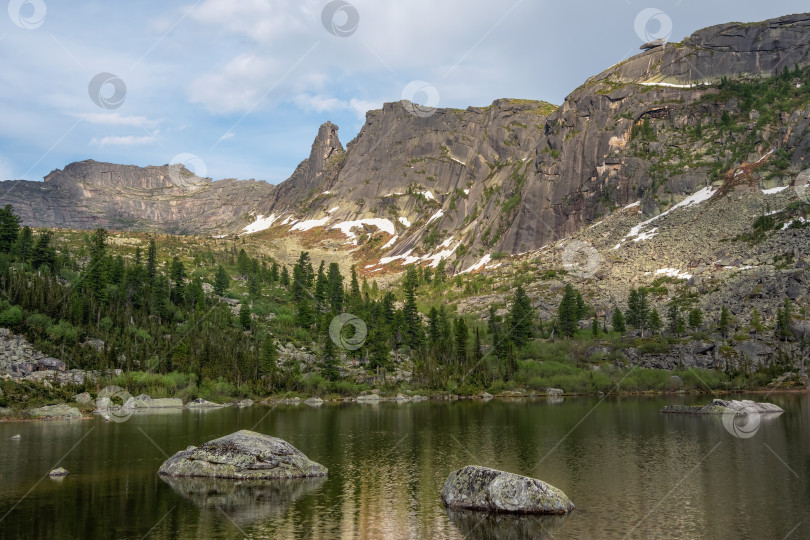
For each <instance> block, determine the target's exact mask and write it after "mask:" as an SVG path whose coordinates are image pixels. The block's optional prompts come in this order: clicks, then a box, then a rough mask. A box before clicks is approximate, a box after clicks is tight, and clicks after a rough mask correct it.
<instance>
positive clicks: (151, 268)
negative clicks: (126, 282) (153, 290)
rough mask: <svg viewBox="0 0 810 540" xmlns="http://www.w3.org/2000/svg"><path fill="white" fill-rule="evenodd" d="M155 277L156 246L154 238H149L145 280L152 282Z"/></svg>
mask: <svg viewBox="0 0 810 540" xmlns="http://www.w3.org/2000/svg"><path fill="white" fill-rule="evenodd" d="M155 278H157V246H156V245H155V239H154V238H150V239H149V249H148V250H147V252H146V281H147V283H149V284H153V283H154V282H155Z"/></svg>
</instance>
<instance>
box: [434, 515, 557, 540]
mask: <svg viewBox="0 0 810 540" xmlns="http://www.w3.org/2000/svg"><path fill="white" fill-rule="evenodd" d="M447 515H448V516H449V517H450V521H452V522H453V525H455V526H456V527H458V529H459V531H460V532H461V534H462V535H463V536H464V538H468V539H470V540H474V539H477V538H480V539H482V540H483V539H486V540H523V539H526V540H530V539H538V538H539V539H544V538H553V537H554V535H555V534H556V533H557V532H558V531H559V529H560V527H562V524H563V523H564V522H565V519H566V517H567V516H561V515H553V516H527V515H519V514H487V513H483V512H471V511H469V510H450V509H449V508H448V509H447Z"/></svg>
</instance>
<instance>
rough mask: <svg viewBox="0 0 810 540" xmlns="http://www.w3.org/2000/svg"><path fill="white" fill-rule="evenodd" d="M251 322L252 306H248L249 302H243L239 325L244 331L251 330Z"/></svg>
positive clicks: (240, 309) (240, 308)
mask: <svg viewBox="0 0 810 540" xmlns="http://www.w3.org/2000/svg"><path fill="white" fill-rule="evenodd" d="M251 322H252V321H251V317H250V306H248V305H247V302H242V305H241V306H240V307H239V325H240V326H241V327H242V329H243V330H250V327H251Z"/></svg>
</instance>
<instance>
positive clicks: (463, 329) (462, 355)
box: [453, 317, 470, 366]
mask: <svg viewBox="0 0 810 540" xmlns="http://www.w3.org/2000/svg"><path fill="white" fill-rule="evenodd" d="M454 326H455V327H454V329H453V330H454V334H455V338H456V361H457V362H458V364H459V365H461V366H464V365H466V364H467V360H468V358H467V341H468V340H469V338H470V331H469V329H468V328H467V323H466V322H464V317H459V318H458V319H456V324H455V325H454Z"/></svg>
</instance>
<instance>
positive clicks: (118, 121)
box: [71, 113, 161, 127]
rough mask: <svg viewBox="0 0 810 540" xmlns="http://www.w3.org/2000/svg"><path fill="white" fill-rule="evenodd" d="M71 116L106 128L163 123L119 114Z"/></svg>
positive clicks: (143, 117) (142, 117) (72, 114)
mask: <svg viewBox="0 0 810 540" xmlns="http://www.w3.org/2000/svg"><path fill="white" fill-rule="evenodd" d="M71 116H76V117H79V118H82V119H83V120H84V121H86V122H89V123H90V124H100V125H104V126H135V127H147V126H155V125H157V124H159V123H160V122H161V121H160V120H150V119H149V118H147V117H145V116H133V115H120V114H118V113H88V114H75V113H71Z"/></svg>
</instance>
